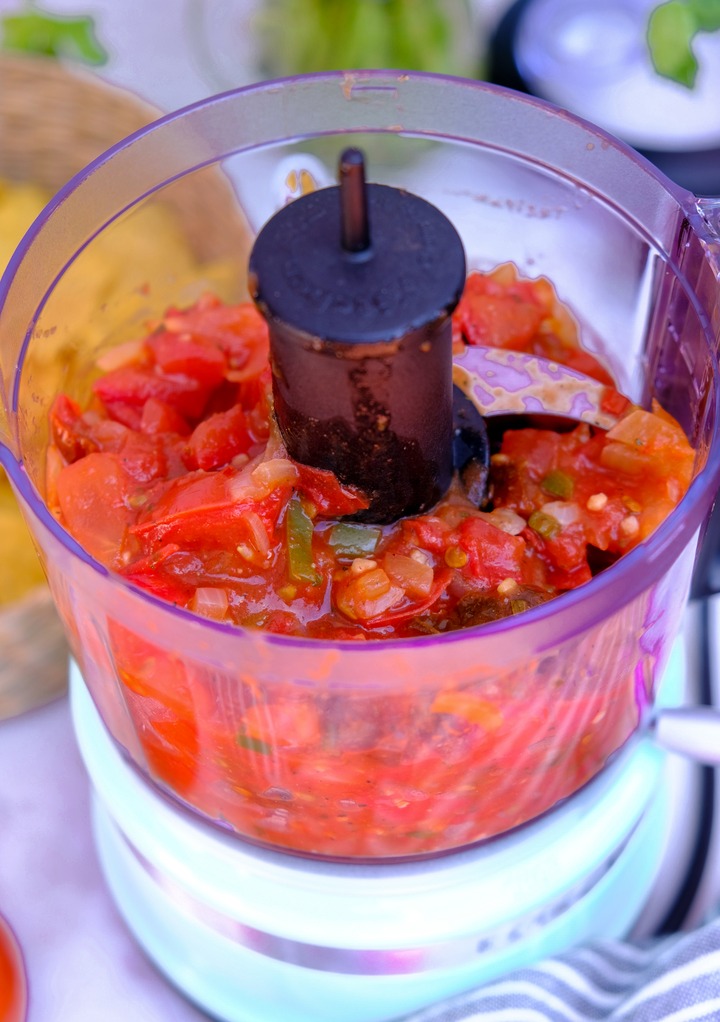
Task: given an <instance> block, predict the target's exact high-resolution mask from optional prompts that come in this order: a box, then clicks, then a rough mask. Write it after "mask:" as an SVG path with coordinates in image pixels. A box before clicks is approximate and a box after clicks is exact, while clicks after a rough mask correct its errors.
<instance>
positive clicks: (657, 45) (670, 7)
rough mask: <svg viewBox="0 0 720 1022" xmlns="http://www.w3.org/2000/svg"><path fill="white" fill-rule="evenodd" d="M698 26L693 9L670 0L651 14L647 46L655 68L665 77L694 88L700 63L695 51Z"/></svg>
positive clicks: (676, 0)
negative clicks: (693, 45)
mask: <svg viewBox="0 0 720 1022" xmlns="http://www.w3.org/2000/svg"><path fill="white" fill-rule="evenodd" d="M698 28H699V25H698V20H697V18H696V16H695V14H694V13H693V11H692V10H691V9H690V6H689V5H688V4H686V3H683V2H682V0H669V2H668V3H664V4H660V6H659V7H656V8H655V9H654V10H653V11H652V13H651V14H650V19H649V21H648V27H647V43H648V47H649V50H650V59H651V60H652V64H653V67H654V68H655V70H656V71H657V73H658V74H659V75H662V77H663V78H670V79H671V80H672V81H675V82H679V84H680V85H685V86H686V87H687V88H688V89H691V88H692V87H693V86H694V85H695V79H696V77H697V71H698V63H697V59H696V57H695V54H694V53H693V50H692V40H693V39H694V37H695V35H696V33H697V31H698Z"/></svg>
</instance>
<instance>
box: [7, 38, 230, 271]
mask: <svg viewBox="0 0 720 1022" xmlns="http://www.w3.org/2000/svg"><path fill="white" fill-rule="evenodd" d="M159 116H160V111H158V110H156V109H155V108H154V107H152V106H150V105H148V104H146V103H144V102H141V101H140V100H139V99H138V98H137V97H136V96H134V95H133V94H132V93H130V92H126V91H125V90H123V89H119V88H116V87H115V86H111V85H108V84H107V83H106V82H104V81H103V80H102V79H100V78H99V77H97V76H96V75H94V74H93V73H91V72H84V71H82V70H80V69H72V70H71V69H70V68H68V67H67V66H65V65H63V64H60V63H58V62H57V61H55V60H52V59H50V58H46V57H24V56H22V57H21V56H11V55H0V177H5V178H9V179H10V180H13V181H31V182H33V183H34V184H37V185H40V186H41V187H43V188H45V189H47V190H48V191H50V192H56V191H57V190H58V189H59V188H60V187H61V186H62V185H64V184H65V183H66V182H67V181H68V180H69V179H70V178H71V177H73V175H74V174H76V173H77V172H78V171H80V170H82V169H83V167H85V166H87V164H89V163H90V162H91V161H92V160H94V159H95V158H96V157H97V156H99V155H100V154H101V153H103V152H104V151H105V150H106V149H109V148H110V146H112V145H114V144H115V143H116V142H119V141H120V140H121V139H123V138H126V137H127V136H128V135H131V134H132V133H133V132H135V131H138V130H139V129H140V128H142V127H144V126H145V125H146V124H149V123H150V122H151V121H154V120H155V119H156V118H157V117H159ZM160 201H165V202H167V204H168V205H169V206H170V207H172V208H173V209H174V210H175V211H176V213H177V214H178V216H179V219H180V222H181V224H182V227H183V229H184V232H185V234H186V236H187V238H188V241H189V243H190V245H191V247H192V249H193V252H194V254H195V255H196V256H197V257H198V258H199V259H203V260H205V259H216V258H222V257H224V256H227V255H232V256H234V257H235V258H238V256H240V257H242V256H243V255H244V254H245V253H247V252H249V247H250V242H249V232H248V230H247V226H246V223H245V221H244V219H243V218H242V216H241V214H240V212H239V209H238V206H237V203H236V201H235V196H234V193H233V191H232V188H231V186H230V184H229V182H228V181H227V179H226V178H225V177H224V176H223V175H222V173H220V172H219V171H217V170H214V169H208V170H204V171H200V172H197V173H195V174H193V175H192V177H190V178H187V179H186V180H185V181H181V182H179V183H177V184H176V185H175V186H174V187H173V188H172V189H171V190H170V191H169V192H168V194H167V198H165V199H163V198H162V197H161V198H160Z"/></svg>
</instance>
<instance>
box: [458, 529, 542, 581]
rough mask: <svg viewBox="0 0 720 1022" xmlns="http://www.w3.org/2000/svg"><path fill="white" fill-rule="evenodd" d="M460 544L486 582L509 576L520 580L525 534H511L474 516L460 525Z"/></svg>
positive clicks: (473, 572)
mask: <svg viewBox="0 0 720 1022" xmlns="http://www.w3.org/2000/svg"><path fill="white" fill-rule="evenodd" d="M458 537H459V544H458V545H459V546H460V547H461V549H463V550H464V551H465V552H466V553H467V555H468V571H469V573H470V574H471V575H472V577H473V578H476V579H478V580H479V581H481V582H482V583H484V584H485V585H486V586H488V587H491V586H497V585H498V584H499V583H500V582H502V581H503V580H504V579H506V578H514V579H516V580H518V581H519V580H520V579H521V578H522V574H523V562H524V560H525V555H526V552H527V545H526V543H525V540H524V539H523V538H522V536H511V535H510V534H509V533H507V532H503V531H502V529H498V528H497V527H496V526H494V525H492V524H491V523H490V522H488V521H486V520H485V519H483V518H477V517H475V516H470V517H468V518H466V519H465V521H464V522H463V523H462V524H461V525H460V527H459V529H458Z"/></svg>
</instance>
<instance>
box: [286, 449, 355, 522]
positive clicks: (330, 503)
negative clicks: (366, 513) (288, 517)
mask: <svg viewBox="0 0 720 1022" xmlns="http://www.w3.org/2000/svg"><path fill="white" fill-rule="evenodd" d="M297 469H298V480H297V482H296V483H295V489H296V490H297V491H298V493H301V494H302V495H303V497H306V498H307V499H308V500H309V501H310V502H311V503H312V504H314V505H315V508H316V509H317V513H318V514H319V515H333V516H335V515H336V516H337V517H338V518H341V517H342V516H343V515H351V514H353V513H354V512H355V511H362V510H364V509H365V508H366V507H368V506H369V504H370V501H369V500H368V498H367V497H366V496H365V494H364V493H362V491H361V490H359V489H358V488H357V487H356V486H345V485H344V484H343V483H341V482H340V480H339V479H338V477H337V476H336V475H335V474H334V472H330V471H328V470H327V469H324V468H314V467H313V466H312V465H303V464H301V463H300V462H297Z"/></svg>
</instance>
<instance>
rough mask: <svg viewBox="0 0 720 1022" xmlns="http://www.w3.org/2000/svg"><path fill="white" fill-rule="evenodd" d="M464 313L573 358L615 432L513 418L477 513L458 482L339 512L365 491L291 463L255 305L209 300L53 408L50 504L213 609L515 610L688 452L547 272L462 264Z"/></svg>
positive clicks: (391, 621)
mask: <svg viewBox="0 0 720 1022" xmlns="http://www.w3.org/2000/svg"><path fill="white" fill-rule="evenodd" d="M453 326H454V335H455V345H456V346H458V347H459V346H462V345H464V344H471V345H475V344H482V345H487V346H493V347H503V348H511V349H513V350H517V351H525V352H529V353H532V354H536V355H540V356H543V357H545V358H549V359H552V360H554V361H558V362H562V363H564V364H566V365H569V366H570V367H572V368H575V369H578V370H579V371H581V372H584V373H586V374H587V375H591V376H593V377H595V378H596V379H599V380H601V381H604V382H606V383H607V384H608V400H609V401H610V402H612V401H613V400H615V401H616V402H619V404H618V407H619V408H621V409H622V408H624V407H625V406H627V408H626V410H625V412H624V414H622V416H621V418H620V420H619V422H618V424H617V425H616V426H615V427H614V428H613V429H611V430H610V431H609V432H607V433H605V432H603V431H601V430H596V429H593V428H591V427H590V426H588V425H584V424H583V425H579V426H577V427H576V428H575V429H573V430H571V431H569V432H558V431H555V430H548V429H538V428H525V429H508V430H506V431H505V432H504V434H503V435H502V436H501V437H499V438H498V440H497V444H496V449H495V450H494V453H493V454H492V457H491V478H490V494H491V497H490V502H489V504H488V505H487V506H485V507H484V508H482V509H481V508H478V507H477V506H474V505H473V504H472V503H471V502H470V499H469V498H468V496H467V495H466V494H465V492H464V490H463V488H462V486H460V485H459V484H455V485H454V486H453V487H452V488H451V490H450V492H449V493H448V494H447V495H446V496H445V497H444V498H443V499H442V500H441V501H440V502H439V504H438V505H437V506H436V507H434V508H433V509H432V510H431V511H430V512H429V513H426V514H422V515H418V516H415V517H411V518H406V519H403V520H401V521H399V522H397V523H395V524H393V525H391V526H383V527H380V526H371V525H364V524H357V523H354V522H352V521H344V520H343V519H344V518H345V517H346V516H351V515H352V514H353V512H356V511H358V510H359V509H361V508H363V507H366V506H367V502H366V501H365V498H364V495H363V494H362V493H361V492H360V491H358V490H356V489H354V488H353V487H350V486H345V485H343V484H342V483H341V482H340V481H339V480H338V479H337V478H336V477H335V476H334V475H333V474H332V473H330V472H328V471H325V470H322V469H317V468H312V467H310V466H308V465H303V464H300V463H298V462H295V461H293V460H292V459H291V458H290V457H289V456H288V455H287V453H286V451H285V450H284V448H283V444H282V440H281V438H280V436H279V435H278V432H277V430H276V428H274V426H273V419H272V413H271V376H270V369H269V364H268V336H267V328H266V325H265V322H264V320H263V319H262V317H261V316H260V315H259V313H258V312H257V311H256V310H255V308H254V306H252V305H251V304H241V305H233V306H228V305H224V304H222V303H221V302H220V301H219V300H217V299H216V298H214V297H212V296H208V297H205V298H202V299H201V300H200V301H198V302H197V303H196V304H195V305H194V306H193V307H191V308H188V309H184V310H180V309H169V310H168V311H167V313H166V314H165V316H164V317H163V319H162V321H161V322H160V323H158V324H156V325H155V326H154V327H153V329H151V331H150V332H149V333H148V335H147V336H146V337H142V338H140V339H138V340H137V341H132V342H130V343H126V344H124V345H121V346H120V347H119V348H116V349H113V350H112V351H110V352H109V354H107V355H106V356H105V357H104V358H103V359H102V360H101V369H102V370H103V372H102V375H101V376H100V377H99V378H98V379H97V381H96V382H95V384H94V388H93V394H94V396H93V399H92V401H91V403H90V404H89V406H88V407H86V408H84V409H81V408H80V407H79V405H78V404H77V403H76V402H74V401H73V400H72V399H71V398H69V397H67V396H62V397H59V398H58V399H57V400H56V401H55V403H54V406H53V408H52V411H51V426H52V446H51V449H50V458H49V470H48V502H49V504H50V506H51V507H52V508H54V510H55V511H56V513H57V515H58V517H59V518H60V520H61V521H62V523H63V524H64V525H65V527H66V528H67V529H68V530H69V532H70V533H72V535H73V536H74V537H75V538H76V539H77V540H78V541H79V542H80V544H81V545H82V546H83V547H84V548H85V549H86V550H88V551H89V552H90V553H91V554H92V555H93V556H94V557H95V558H96V559H97V560H99V561H100V562H101V563H102V564H104V565H106V566H108V567H109V568H112V569H113V570H114V571H116V572H118V573H119V574H120V575H122V576H124V577H125V578H126V579H128V580H129V581H131V582H133V583H135V584H136V585H138V586H140V587H142V588H144V589H147V590H149V591H151V592H152V593H153V594H155V595H156V596H159V597H161V598H163V599H165V600H169V601H170V602H171V603H173V604H175V605H177V606H181V607H186V608H189V609H190V610H192V611H195V612H197V613H198V614H203V615H206V616H207V617H211V618H214V619H216V620H221V621H228V622H232V623H235V624H238V625H245V626H250V627H258V628H263V629H267V630H270V631H272V632H278V633H285V634H289V635H299V636H308V637H311V638H331V639H348V640H366V639H381V638H392V637H408V636H417V635H421V634H427V633H435V632H439V631H445V630H449V629H455V628H462V627H467V626H471V625H476V624H481V623H483V622H486V621H490V620H493V619H496V618H498V617H504V616H507V615H509V614H516V613H519V612H521V611H522V610H525V609H526V608H528V607H530V606H534V605H536V604H537V603H540V602H543V601H545V600H547V599H550V598H552V597H553V596H555V595H557V594H558V593H561V592H564V591H566V590H568V589H572V588H574V587H576V586H578V585H581V584H583V583H585V582H588V581H589V580H590V579H591V578H592V576H593V574H594V573H595V572H597V571H598V570H601V569H602V568H603V567H605V566H607V565H608V564H610V563H611V562H612V561H613V560H615V559H616V558H617V557H619V556H620V555H622V554H623V553H624V552H625V551H627V550H629V549H630V548H631V547H633V546H635V545H636V544H637V543H639V542H640V541H641V540H643V539H645V538H646V537H647V536H648V535H649V534H650V533H651V532H652V530H653V529H654V528H655V526H656V525H657V524H658V523H659V522H660V521H662V519H663V518H664V517H665V516H666V515H667V514H668V512H669V511H670V510H671V509H672V508H673V507H674V506H675V505H676V504H677V502H678V501H679V499H680V498H681V497H682V495H683V493H684V492H685V490H686V488H687V486H688V484H689V482H690V478H691V473H692V467H693V458H694V454H693V451H692V449H691V447H690V445H689V444H688V442H687V440H686V438H685V435H684V433H683V432H682V430H681V428H680V427H679V425H678V424H677V423H676V422H675V421H674V420H673V419H672V418H671V417H670V416H669V415H667V414H666V413H665V412H664V411H663V410H662V409H661V408H660V407H658V406H654V407H653V409H652V411H645V410H643V409H641V408H637V407H632V406H629V404H628V402H626V401H624V399H622V398H621V397H620V396H619V395H617V394H616V392H614V391H613V389H612V380H611V378H610V377H609V375H608V373H607V371H606V370H605V369H604V368H603V367H602V365H601V364H600V363H599V362H598V361H597V360H596V359H595V358H594V357H593V356H592V355H590V354H589V353H587V352H585V351H584V350H583V349H582V348H581V347H580V345H579V343H578V341H577V332H576V329H575V326H574V323H573V321H572V319H571V317H570V316H569V315H568V314H567V312H566V311H565V310H564V309H563V308H562V306H561V305H560V303H559V302H558V300H557V298H556V295H555V293H554V290H553V288H552V287H551V286H550V285H549V283H548V282H547V281H545V280H543V279H540V280H535V281H529V280H522V279H519V278H518V277H517V274H516V273H515V272H514V270H513V269H512V268H510V267H502V268H500V269H499V270H497V271H495V273H491V274H481V273H472V274H471V275H470V277H469V278H468V282H467V287H466V291H465V293H464V296H463V298H462V300H461V302H460V304H459V306H458V308H457V310H456V312H455V314H454V322H453Z"/></svg>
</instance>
